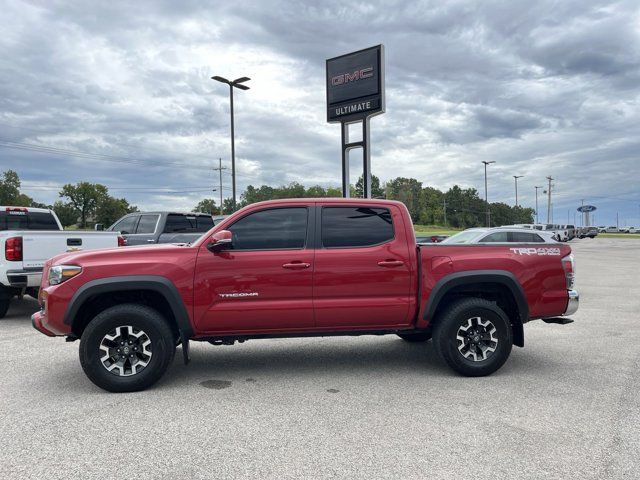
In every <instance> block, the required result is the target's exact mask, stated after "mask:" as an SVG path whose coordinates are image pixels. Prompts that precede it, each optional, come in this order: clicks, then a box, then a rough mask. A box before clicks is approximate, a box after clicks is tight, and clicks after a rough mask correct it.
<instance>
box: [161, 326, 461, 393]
mask: <svg viewBox="0 0 640 480" xmlns="http://www.w3.org/2000/svg"><path fill="white" fill-rule="evenodd" d="M363 338H366V339H367V340H362V339H361V340H360V341H361V343H358V340H351V341H346V342H345V341H344V340H343V341H340V340H335V339H326V338H325V339H314V340H315V341H313V340H312V341H309V340H305V341H303V342H300V343H297V342H296V340H287V341H286V343H282V344H280V345H278V344H277V343H280V342H281V341H274V342H271V344H270V345H260V346H257V345H256V346H255V347H252V348H247V347H248V345H236V346H233V347H231V346H220V347H211V346H207V345H202V346H201V345H193V344H192V347H191V363H190V364H189V365H188V366H185V365H184V364H183V363H182V350H181V348H178V349H177V351H176V360H175V361H174V364H173V365H172V367H171V368H170V369H169V371H168V372H167V374H166V376H165V378H164V379H163V381H162V383H163V384H164V385H174V386H177V385H181V384H189V383H193V382H196V381H200V380H202V379H209V378H214V377H215V378H220V379H226V380H235V381H247V382H254V381H260V379H265V380H269V381H272V380H274V379H277V378H279V379H283V380H284V379H298V380H300V381H306V380H309V379H310V378H317V377H321V376H327V375H330V376H331V377H334V378H336V377H342V378H345V379H346V378H349V377H353V376H358V377H362V376H371V377H372V378H373V377H376V378H381V377H389V376H391V377H393V376H396V375H406V374H408V373H410V374H416V373H420V374H425V373H427V374H432V375H435V376H451V375H452V373H451V372H450V370H449V369H448V368H447V367H446V366H445V365H443V364H441V363H440V361H439V360H438V359H437V358H436V356H435V352H434V351H433V347H432V345H431V342H428V343H420V344H410V343H407V342H404V341H402V340H400V339H397V338H395V337H393V336H388V337H384V338H374V337H363ZM256 343H258V342H257V341H256ZM265 347H266V348H265Z"/></svg>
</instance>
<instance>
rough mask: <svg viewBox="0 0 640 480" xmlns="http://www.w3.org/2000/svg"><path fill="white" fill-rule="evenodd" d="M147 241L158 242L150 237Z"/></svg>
mask: <svg viewBox="0 0 640 480" xmlns="http://www.w3.org/2000/svg"><path fill="white" fill-rule="evenodd" d="M147 243H156V241H155V240H154V239H153V238H150V239H148V240H147Z"/></svg>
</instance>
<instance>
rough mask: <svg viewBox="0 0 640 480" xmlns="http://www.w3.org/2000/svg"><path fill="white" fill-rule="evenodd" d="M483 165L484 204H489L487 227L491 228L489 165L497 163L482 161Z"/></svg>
mask: <svg viewBox="0 0 640 480" xmlns="http://www.w3.org/2000/svg"><path fill="white" fill-rule="evenodd" d="M482 163H484V203H486V204H487V215H486V217H487V218H486V221H487V227H490V226H491V211H490V210H489V194H488V193H487V165H491V164H492V163H496V162H495V161H491V162H486V161H484V160H483V161H482Z"/></svg>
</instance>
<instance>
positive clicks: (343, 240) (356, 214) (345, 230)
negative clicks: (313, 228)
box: [322, 207, 394, 248]
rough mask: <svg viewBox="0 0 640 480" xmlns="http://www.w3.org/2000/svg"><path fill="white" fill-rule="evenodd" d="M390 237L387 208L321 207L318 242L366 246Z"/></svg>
mask: <svg viewBox="0 0 640 480" xmlns="http://www.w3.org/2000/svg"><path fill="white" fill-rule="evenodd" d="M393 237H394V235H393V222H392V221H391V212H389V210H388V209H386V208H370V207H323V208H322V245H323V246H324V247H326V248H340V247H369V246H373V245H379V244H381V243H385V242H388V241H389V240H392V239H393Z"/></svg>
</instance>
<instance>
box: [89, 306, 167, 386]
mask: <svg viewBox="0 0 640 480" xmlns="http://www.w3.org/2000/svg"><path fill="white" fill-rule="evenodd" d="M124 326H127V327H130V328H132V329H136V331H142V332H144V334H145V338H147V339H148V340H150V342H151V344H150V352H151V355H150V358H149V360H148V364H147V365H146V366H144V368H142V369H141V370H140V371H139V372H137V373H133V374H131V373H129V375H128V376H119V375H118V374H117V373H113V372H112V371H109V370H108V369H107V367H106V366H105V365H104V363H103V360H102V359H101V357H102V356H103V355H104V351H103V350H101V348H100V346H101V344H102V343H103V341H104V339H105V338H106V336H107V335H109V334H110V332H113V331H117V329H118V328H119V327H121V328H124ZM175 344H176V341H175V338H174V334H173V332H172V330H171V327H170V326H169V324H168V322H167V320H166V319H165V318H164V317H163V316H162V315H161V314H160V313H159V312H157V311H156V310H154V309H152V308H150V307H147V306H146V305H139V304H133V303H126V304H122V305H116V306H113V307H110V308H108V309H106V310H104V311H102V312H100V313H99V314H98V315H96V316H95V318H93V319H92V320H91V321H90V322H89V324H88V325H87V327H86V328H85V330H84V332H83V333H82V337H81V339H80V352H79V353H80V364H81V365H82V369H83V370H84V373H85V374H86V375H87V377H89V380H91V381H92V382H93V383H94V384H96V385H97V386H98V387H100V388H103V389H104V390H107V391H109V392H135V391H139V390H144V389H146V388H148V387H150V386H151V385H153V384H154V383H156V382H157V381H158V380H159V379H160V377H162V375H163V374H164V373H165V371H166V370H167V368H168V367H169V365H170V364H171V362H172V361H173V357H174V355H175V349H176V347H175ZM147 348H149V347H147Z"/></svg>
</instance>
